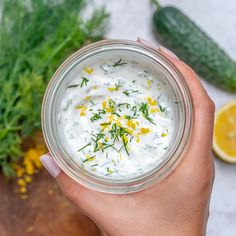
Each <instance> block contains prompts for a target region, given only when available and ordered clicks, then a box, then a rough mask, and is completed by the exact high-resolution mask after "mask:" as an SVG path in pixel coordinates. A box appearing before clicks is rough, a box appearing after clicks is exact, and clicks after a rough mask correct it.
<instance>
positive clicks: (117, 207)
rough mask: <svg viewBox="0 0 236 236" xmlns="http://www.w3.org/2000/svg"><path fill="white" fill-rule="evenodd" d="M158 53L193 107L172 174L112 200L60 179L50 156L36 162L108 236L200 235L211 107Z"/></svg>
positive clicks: (207, 191)
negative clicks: (187, 135) (182, 85)
mask: <svg viewBox="0 0 236 236" xmlns="http://www.w3.org/2000/svg"><path fill="white" fill-rule="evenodd" d="M143 43H145V42H143ZM159 51H160V52H161V53H162V55H164V56H165V57H166V58H167V59H169V60H170V61H171V62H172V63H174V64H175V66H176V67H177V68H178V69H179V70H180V71H181V73H182V74H183V75H184V78H185V80H186V82H187V84H188V86H189V89H190V92H191V94H192V100H193V106H194V125H193V132H192V136H191V141H190V142H191V143H190V145H189V149H188V151H187V153H186V156H185V157H184V159H183V161H182V163H181V164H180V165H179V166H178V167H177V168H176V169H175V170H174V171H173V173H171V174H170V175H169V176H168V177H166V178H165V179H163V180H162V181H160V182H158V183H157V184H156V185H154V186H152V187H150V188H148V189H146V190H143V191H141V192H137V193H132V194H127V195H112V194H105V193H100V192H96V191H93V190H90V189H87V188H86V187H84V186H82V185H80V184H79V183H77V182H75V181H73V180H72V179H71V178H70V177H68V176H67V175H66V174H65V173H63V172H62V171H61V170H60V168H59V167H58V166H57V165H56V163H55V162H54V161H53V159H52V158H51V157H50V156H49V155H44V156H42V157H41V161H42V163H43V165H44V166H45V167H46V169H47V170H48V171H49V172H50V173H51V174H52V175H53V176H54V177H55V178H56V179H57V181H58V183H59V185H60V187H61V189H62V191H63V193H64V195H65V196H66V197H67V198H68V199H69V200H70V201H71V202H73V203H74V204H75V205H76V206H78V207H79V208H80V209H81V210H82V211H83V212H84V213H85V214H86V215H87V216H89V217H90V218H91V219H92V220H93V221H94V222H95V223H96V224H97V225H98V226H99V227H100V228H101V229H102V230H103V231H105V232H106V233H107V234H109V235H125V236H129V235H132V236H133V235H135V236H139V235H142V236H143V235H148V236H152V235H158V236H169V235H170V236H175V235H178V236H179V235H181V236H185V235H186V236H195V235H196V236H201V235H205V230H206V223H207V219H208V211H209V200H210V195H211V189H212V184H213V178H214V163H213V158H212V152H211V150H212V149H211V145H212V133H213V120H214V103H213V102H212V101H211V99H210V98H209V97H208V95H207V92H206V91H205V89H204V88H203V86H202V85H201V83H200V81H199V79H198V77H197V75H196V74H195V72H194V71H193V70H192V69H191V68H190V67H188V66H187V65H186V64H184V63H183V62H182V61H180V60H179V59H178V58H177V57H176V56H174V55H172V53H171V52H169V51H168V50H166V49H165V48H162V47H161V48H160V49H159Z"/></svg>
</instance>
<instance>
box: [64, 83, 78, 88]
mask: <svg viewBox="0 0 236 236" xmlns="http://www.w3.org/2000/svg"><path fill="white" fill-rule="evenodd" d="M78 86H79V84H71V85H69V86H67V88H75V87H78Z"/></svg>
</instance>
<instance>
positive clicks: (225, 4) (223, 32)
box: [95, 0, 236, 236]
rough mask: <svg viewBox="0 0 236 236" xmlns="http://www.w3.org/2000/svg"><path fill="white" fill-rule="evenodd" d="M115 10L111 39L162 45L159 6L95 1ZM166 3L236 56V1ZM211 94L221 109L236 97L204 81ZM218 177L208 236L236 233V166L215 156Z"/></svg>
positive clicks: (144, 0) (145, 1) (141, 0)
mask: <svg viewBox="0 0 236 236" xmlns="http://www.w3.org/2000/svg"><path fill="white" fill-rule="evenodd" d="M95 2H96V3H97V4H104V5H105V6H106V8H107V10H108V11H109V12H111V18H110V25H109V28H108V31H107V37H108V38H119V39H120V38H123V39H132V40H135V39H136V38H137V37H138V36H140V37H143V38H145V39H147V40H148V41H150V42H152V43H153V44H156V45H158V42H157V40H156V39H155V37H154V36H153V31H152V24H151V20H152V14H153V12H154V10H155V7H154V6H153V5H151V4H150V1H149V0H118V1H117V0H116V1H115V0H95ZM160 2H161V4H162V5H167V4H171V5H175V6H178V8H180V9H182V10H183V11H184V12H185V13H186V14H187V15H188V16H189V17H191V18H192V19H193V20H194V21H195V22H196V23H197V24H198V25H199V26H201V28H202V29H204V30H205V31H206V32H207V33H208V34H209V35H210V36H211V37H212V38H214V40H215V41H216V42H218V43H219V44H220V45H221V47H222V48H224V49H225V50H226V51H227V52H228V54H229V55H231V56H232V58H234V59H236V43H235V40H236V1H235V0H228V1H225V0H198V1H190V0H162V1H160ZM203 84H204V86H205V88H206V89H207V91H208V93H209V95H210V96H211V98H212V99H213V100H214V102H215V104H216V107H217V108H219V107H220V106H222V105H223V104H224V103H226V102H227V101H231V100H233V99H236V94H230V93H227V92H224V91H222V90H219V89H217V88H215V87H214V86H212V85H210V84H208V83H207V82H205V81H203ZM215 165H216V178H215V183H214V187H213V193H212V200H211V212H210V218H209V222H208V228H207V236H234V235H236V223H235V222H236V165H229V164H226V163H223V162H221V161H219V160H218V159H216V158H215Z"/></svg>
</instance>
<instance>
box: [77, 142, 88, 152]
mask: <svg viewBox="0 0 236 236" xmlns="http://www.w3.org/2000/svg"><path fill="white" fill-rule="evenodd" d="M90 145H91V143H88V144H86V145H85V146H83V147H82V148H80V149H79V150H78V151H77V152H80V151H82V150H83V149H85V148H86V147H88V146H90Z"/></svg>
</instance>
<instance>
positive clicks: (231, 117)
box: [213, 101, 236, 163]
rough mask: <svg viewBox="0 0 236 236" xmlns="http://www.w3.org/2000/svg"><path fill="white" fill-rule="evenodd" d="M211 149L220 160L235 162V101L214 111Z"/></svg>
mask: <svg viewBox="0 0 236 236" xmlns="http://www.w3.org/2000/svg"><path fill="white" fill-rule="evenodd" d="M213 150H214V152H215V154H216V155H217V156H218V157H219V158H221V159H222V160H224V161H226V162H231V163H236V101H233V102H230V103H228V104H226V105H225V106H223V107H222V108H221V109H220V110H219V111H218V112H217V113H216V116H215V127H214V137H213Z"/></svg>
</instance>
